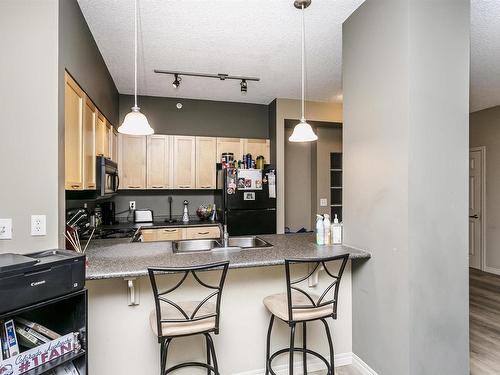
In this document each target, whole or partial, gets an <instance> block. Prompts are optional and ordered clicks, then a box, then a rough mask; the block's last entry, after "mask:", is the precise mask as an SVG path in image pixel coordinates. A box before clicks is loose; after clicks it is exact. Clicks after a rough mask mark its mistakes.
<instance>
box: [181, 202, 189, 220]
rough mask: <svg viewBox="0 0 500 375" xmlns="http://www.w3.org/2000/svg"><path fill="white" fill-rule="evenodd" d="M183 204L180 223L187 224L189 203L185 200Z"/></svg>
mask: <svg viewBox="0 0 500 375" xmlns="http://www.w3.org/2000/svg"><path fill="white" fill-rule="evenodd" d="M183 203H184V212H183V214H182V222H184V223H188V222H189V211H188V204H189V202H188V201H187V200H185V201H184V202H183Z"/></svg>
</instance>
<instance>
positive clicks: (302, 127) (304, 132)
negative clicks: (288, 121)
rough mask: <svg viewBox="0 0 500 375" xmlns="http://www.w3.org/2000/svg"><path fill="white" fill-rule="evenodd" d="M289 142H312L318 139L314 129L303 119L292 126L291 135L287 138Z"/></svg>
mask: <svg viewBox="0 0 500 375" xmlns="http://www.w3.org/2000/svg"><path fill="white" fill-rule="evenodd" d="M288 140H289V141H290V142H313V141H317V140H318V136H317V135H316V134H314V130H313V129H312V127H311V125H309V124H308V123H307V122H306V120H305V119H302V120H300V122H299V123H298V124H297V125H295V128H293V132H292V135H291V136H290V137H289V138H288Z"/></svg>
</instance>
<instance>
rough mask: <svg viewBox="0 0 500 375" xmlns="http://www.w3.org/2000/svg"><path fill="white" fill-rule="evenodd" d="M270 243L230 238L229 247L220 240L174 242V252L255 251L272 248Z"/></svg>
mask: <svg viewBox="0 0 500 375" xmlns="http://www.w3.org/2000/svg"><path fill="white" fill-rule="evenodd" d="M270 246H272V245H271V244H270V243H269V242H267V241H264V240H263V239H262V238H260V237H256V236H249V237H229V240H228V244H227V246H224V244H223V242H222V241H220V240H183V241H173V242H172V250H173V252H174V253H192V252H200V251H230V250H236V251H238V250H242V249H253V248H259V247H270Z"/></svg>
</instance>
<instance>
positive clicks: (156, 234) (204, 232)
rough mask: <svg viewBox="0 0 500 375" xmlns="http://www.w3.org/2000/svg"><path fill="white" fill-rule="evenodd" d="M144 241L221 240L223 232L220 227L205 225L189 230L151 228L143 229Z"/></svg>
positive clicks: (189, 228) (188, 228)
mask: <svg viewBox="0 0 500 375" xmlns="http://www.w3.org/2000/svg"><path fill="white" fill-rule="evenodd" d="M141 234H142V241H143V242H154V241H178V240H195V239H203V238H220V236H221V232H220V228H219V226H218V225H211V226H209V225H205V226H201V227H194V226H193V227H187V228H176V227H169V228H151V229H142V230H141Z"/></svg>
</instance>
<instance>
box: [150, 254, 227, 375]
mask: <svg viewBox="0 0 500 375" xmlns="http://www.w3.org/2000/svg"><path fill="white" fill-rule="evenodd" d="M228 266H229V262H221V263H213V264H207V265H203V266H198V267H186V268H177V267H174V268H163V267H158V268H156V267H149V268H148V272H149V279H150V281H151V286H152V288H153V295H154V299H155V309H154V310H153V311H151V314H150V316H149V321H150V324H151V329H152V330H153V332H154V333H155V335H156V336H158V343H159V344H160V369H161V370H160V374H161V375H165V374H169V373H171V372H172V371H175V370H178V369H180V368H183V367H190V366H195V367H204V368H206V369H207V374H208V375H210V374H211V373H214V374H215V375H219V368H218V365H217V357H216V355H215V347H214V342H213V340H212V337H211V335H210V333H212V332H213V333H214V334H216V335H217V334H218V333H219V317H220V302H221V296H222V288H223V286H224V281H225V279H226V274H227V269H228ZM209 270H219V271H220V275H219V279H218V283H217V284H216V285H211V284H208V283H207V282H205V281H203V280H202V279H201V278H200V275H198V272H202V271H209ZM167 273H177V274H179V275H180V279H179V280H178V281H177V282H176V284H175V285H173V286H171V287H170V288H168V289H167V290H165V291H159V290H158V284H157V277H158V276H159V275H161V274H167ZM189 274H191V275H192V276H193V278H194V279H195V280H196V281H197V282H198V284H200V286H202V287H203V288H205V289H208V291H207V293H208V294H207V295H206V297H205V298H203V299H202V300H201V301H183V302H177V303H176V302H174V301H172V300H171V299H168V298H167V297H166V295H167V294H169V293H172V292H173V291H175V290H176V289H178V288H179V287H180V286H181V285H182V284H183V283H184V281H186V279H187V277H188V276H189ZM214 299H215V301H211V300H214ZM192 335H204V336H205V341H206V348H207V363H202V362H185V363H180V364H177V365H175V366H172V367H170V368H167V354H168V348H169V346H170V343H171V342H172V340H173V339H174V338H176V337H182V336H192ZM212 361H213V365H212Z"/></svg>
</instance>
